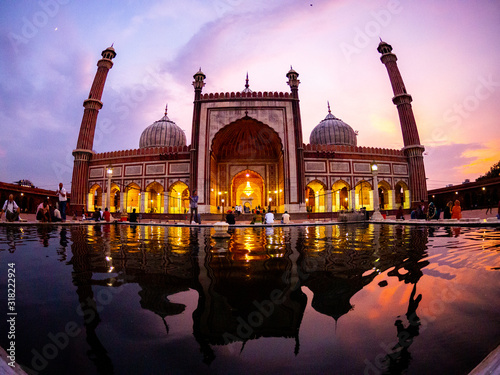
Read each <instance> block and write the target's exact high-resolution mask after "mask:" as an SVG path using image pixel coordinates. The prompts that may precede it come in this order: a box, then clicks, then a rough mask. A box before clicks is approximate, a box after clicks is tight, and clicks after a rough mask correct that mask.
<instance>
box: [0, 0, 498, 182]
mask: <svg viewBox="0 0 500 375" xmlns="http://www.w3.org/2000/svg"><path fill="white" fill-rule="evenodd" d="M0 21H1V22H0V48H1V51H2V53H1V55H0V134H1V135H0V181H3V182H13V181H16V180H19V179H29V180H31V181H32V182H33V183H34V184H35V185H36V186H38V187H42V188H48V189H55V188H56V187H57V184H58V182H60V181H62V182H63V183H64V184H65V186H66V187H69V186H70V184H71V173H72V168H73V157H72V155H71V151H72V150H73V149H74V148H75V146H76V141H77V137H78V132H79V129H80V123H81V119H82V115H83V107H82V103H83V100H84V99H85V98H87V97H88V93H89V90H90V86H91V84H92V80H93V78H94V75H95V72H96V69H97V68H96V63H97V61H98V59H99V58H100V53H101V51H102V50H104V49H105V48H106V47H108V46H109V45H111V43H114V47H115V49H116V52H117V57H116V58H115V60H114V61H115V65H114V67H113V69H112V70H111V71H110V73H109V75H108V80H107V83H106V86H105V89H104V94H103V98H102V101H103V103H104V107H103V109H102V110H101V111H100V114H99V119H98V123H97V130H96V139H95V141H94V149H95V151H96V152H103V151H114V150H123V149H133V148H138V146H139V138H140V135H141V132H142V131H143V130H144V129H145V128H146V127H147V126H148V125H150V124H151V123H153V122H154V121H156V120H158V119H160V118H161V117H162V116H163V112H164V108H165V104H166V103H168V108H169V109H168V115H169V117H170V119H171V120H173V121H175V122H176V123H177V124H178V125H179V126H180V127H181V128H182V129H184V130H185V132H186V136H187V139H188V143H190V142H189V140H190V139H191V122H192V102H193V97H194V92H193V87H192V85H191V83H192V80H193V78H192V76H193V74H194V73H195V72H196V71H197V70H198V69H199V68H200V67H201V68H202V70H203V72H204V73H205V74H206V75H207V78H206V86H205V88H204V92H207V93H208V92H231V91H241V90H242V89H243V88H244V84H245V75H246V73H247V72H248V74H249V78H250V88H251V89H252V90H253V91H288V90H289V88H288V86H287V84H286V81H287V79H286V77H285V74H286V73H287V71H288V70H289V69H290V65H292V66H293V68H294V69H295V70H296V71H297V72H298V73H299V74H300V77H299V79H300V80H301V85H300V87H299V96H300V99H301V111H302V112H301V114H302V126H303V136H304V141H305V142H306V143H309V135H310V132H311V130H312V129H313V128H314V127H315V126H316V125H317V124H318V123H319V122H320V121H321V120H322V119H323V118H324V117H325V116H326V115H327V104H326V103H327V101H328V100H329V101H330V104H331V107H332V113H333V114H334V115H335V116H337V117H339V118H341V119H342V120H343V121H345V122H346V123H348V124H349V125H351V126H352V127H353V128H354V130H358V131H359V136H358V144H359V145H361V146H374V147H385V148H401V147H402V146H403V142H402V136H401V130H400V125H399V119H398V116H397V110H396V107H395V106H394V105H393V104H392V101H391V98H392V91H391V86H390V83H389V79H388V76H387V72H386V69H385V67H384V66H383V65H382V64H381V62H380V60H379V58H380V55H379V53H378V52H377V50H376V48H377V45H378V42H379V39H378V38H379V36H380V37H382V39H384V40H385V41H386V42H388V43H389V44H391V45H392V46H393V49H394V50H393V52H394V53H395V54H396V55H397V56H398V59H399V60H398V65H399V69H400V71H401V74H402V76H403V79H404V81H405V85H406V88H407V90H408V92H409V93H410V94H411V95H412V97H413V110H414V113H415V116H416V120H417V125H418V128H419V132H420V140H421V143H422V144H423V145H424V146H425V147H426V156H425V165H426V172H427V177H428V178H429V179H428V188H429V189H432V188H438V187H442V186H445V185H446V184H449V183H452V184H459V183H461V182H462V181H463V180H464V179H466V178H469V179H471V180H474V179H475V178H477V177H478V176H480V175H481V174H484V173H486V172H487V171H488V170H489V168H490V167H491V166H492V165H493V164H494V163H495V162H497V161H498V160H500V147H499V144H500V126H499V125H500V124H499V118H500V105H499V104H500V63H499V62H500V2H498V1H439V2H437V1H430V0H424V1H418V2H415V1H413V2H409V1H370V2H368V1H347V0H342V1H332V0H330V1H312V0H309V1H298V0H297V1H291V0H276V1H260V0H258V1H243V0H214V1H201V0H197V1H191V0H183V1H173V0H172V1H149V2H141V1H132V0H130V1H118V0H114V1H106V2H103V1H85V2H83V1H69V0H59V1H58V0H42V1H39V2H38V1H37V2H34V1H16V2H14V1H3V2H1V4H0Z"/></svg>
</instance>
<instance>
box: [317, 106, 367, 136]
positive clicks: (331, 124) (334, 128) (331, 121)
mask: <svg viewBox="0 0 500 375" xmlns="http://www.w3.org/2000/svg"><path fill="white" fill-rule="evenodd" d="M356 135H357V134H356V132H355V131H354V130H353V129H352V128H351V127H350V126H349V125H347V124H346V123H345V122H344V121H342V120H341V119H338V118H337V117H335V116H334V115H332V113H331V111H330V105H328V115H327V116H326V117H325V119H324V120H322V121H321V122H320V123H319V124H318V125H317V126H316V127H315V128H314V129H313V131H312V132H311V136H310V137H309V142H310V143H311V144H312V145H351V146H356V145H357V143H358V142H357V139H356Z"/></svg>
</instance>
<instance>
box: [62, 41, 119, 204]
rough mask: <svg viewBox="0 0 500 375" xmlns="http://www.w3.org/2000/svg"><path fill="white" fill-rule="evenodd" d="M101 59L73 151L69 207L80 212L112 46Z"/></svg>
mask: <svg viewBox="0 0 500 375" xmlns="http://www.w3.org/2000/svg"><path fill="white" fill-rule="evenodd" d="M101 55H102V59H100V60H99V61H98V62H97V72H96V74H95V78H94V82H93V83H92V88H91V89H90V93H89V97H88V99H86V100H84V102H83V106H84V108H85V110H84V111H83V119H82V124H81V126H80V134H79V135H78V142H77V144H76V149H75V150H73V156H74V157H75V163H74V166H73V178H72V180H71V205H72V207H73V210H81V209H82V208H83V207H84V205H85V195H86V191H87V178H88V172H89V161H90V158H91V157H92V147H93V145H94V133H95V127H96V123H97V115H98V113H99V110H100V109H101V108H102V102H101V97H102V92H103V90H104V83H105V82H106V77H107V75H108V72H109V69H111V68H112V67H113V61H112V60H113V59H114V58H115V56H116V52H115V50H114V48H113V46H111V47H108V48H106V49H105V50H104V51H102V54H101Z"/></svg>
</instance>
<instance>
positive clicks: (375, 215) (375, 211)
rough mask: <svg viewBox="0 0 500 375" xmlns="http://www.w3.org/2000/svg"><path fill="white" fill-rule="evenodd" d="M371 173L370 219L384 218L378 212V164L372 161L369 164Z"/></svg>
mask: <svg viewBox="0 0 500 375" xmlns="http://www.w3.org/2000/svg"><path fill="white" fill-rule="evenodd" d="M371 169H372V174H373V215H372V220H375V221H379V220H384V218H383V217H382V214H381V213H380V208H379V201H378V179H377V174H378V165H377V164H376V163H375V162H373V163H372V164H371Z"/></svg>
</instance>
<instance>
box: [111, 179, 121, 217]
mask: <svg viewBox="0 0 500 375" xmlns="http://www.w3.org/2000/svg"><path fill="white" fill-rule="evenodd" d="M110 201H111V203H110V205H109V206H110V207H109V211H110V212H116V211H118V210H119V209H120V187H119V186H118V185H117V184H115V183H112V184H111V195H110Z"/></svg>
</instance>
